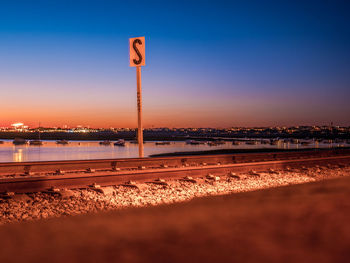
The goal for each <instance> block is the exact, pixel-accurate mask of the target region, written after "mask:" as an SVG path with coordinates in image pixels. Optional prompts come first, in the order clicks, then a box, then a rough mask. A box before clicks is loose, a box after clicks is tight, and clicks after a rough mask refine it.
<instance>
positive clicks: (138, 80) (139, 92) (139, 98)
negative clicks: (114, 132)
mask: <svg viewBox="0 0 350 263" xmlns="http://www.w3.org/2000/svg"><path fill="white" fill-rule="evenodd" d="M136 83H137V124H138V128H137V140H138V143H139V157H140V158H143V129H142V90H141V67H140V66H139V67H136Z"/></svg>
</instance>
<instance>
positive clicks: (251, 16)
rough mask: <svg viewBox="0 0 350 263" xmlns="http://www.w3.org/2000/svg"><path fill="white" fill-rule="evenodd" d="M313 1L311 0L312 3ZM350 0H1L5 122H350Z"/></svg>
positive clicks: (0, 81)
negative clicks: (139, 42)
mask: <svg viewBox="0 0 350 263" xmlns="http://www.w3.org/2000/svg"><path fill="white" fill-rule="evenodd" d="M305 2H307V3H305ZM349 14H350V4H348V3H347V2H346V1H241V2H238V1H237V2H236V1H88V0H85V1H72V0H71V1H65V0H61V1H54V0H51V1H16V0H13V1H0V89H1V98H2V100H1V104H0V126H7V125H9V124H10V123H13V122H15V121H22V122H25V123H27V124H29V125H32V126H36V125H37V123H38V122H39V121H40V122H41V123H42V125H44V126H62V125H64V124H67V125H69V126H75V125H90V126H91V127H136V116H137V115H136V80H135V69H134V68H130V67H129V61H128V38H129V37H135V36H145V37H146V66H145V67H143V68H142V82H143V105H144V119H145V127H152V126H154V127H159V126H170V127H209V126H211V127H231V126H275V125H280V126H282V125H285V126H291V125H319V124H321V125H322V124H326V125H328V124H330V122H333V123H334V124H335V125H345V126H349V125H350V118H349V113H350V103H349V98H350V48H349V47H350V15H349Z"/></svg>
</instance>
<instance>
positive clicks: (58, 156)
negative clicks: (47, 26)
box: [0, 140, 350, 162]
mask: <svg viewBox="0 0 350 263" xmlns="http://www.w3.org/2000/svg"><path fill="white" fill-rule="evenodd" d="M3 142H4V143H3V144H0V162H27V161H58V160H88V159H113V158H134V157H138V145H137V144H132V143H130V142H126V145H125V147H120V146H114V145H113V144H111V145H110V146H104V145H100V144H99V142H98V141H71V142H70V143H69V144H68V145H59V144H56V142H55V141H43V145H42V146H31V145H20V146H18V145H17V146H15V145H13V144H12V140H3ZM341 146H350V145H349V144H346V143H332V144H324V143H317V142H311V144H310V145H307V146H304V145H300V144H291V143H284V142H282V141H279V142H278V144H277V145H270V144H258V145H247V144H244V143H243V144H240V145H232V143H231V142H226V143H225V144H223V145H218V146H209V145H190V144H186V143H185V142H170V145H156V144H155V142H146V143H145V144H144V151H145V156H149V155H152V154H159V153H171V152H185V151H203V150H216V149H257V148H260V149H261V148H266V149H271V148H272V149H274V148H279V149H300V148H331V147H341Z"/></svg>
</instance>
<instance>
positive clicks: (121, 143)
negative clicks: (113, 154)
mask: <svg viewBox="0 0 350 263" xmlns="http://www.w3.org/2000/svg"><path fill="white" fill-rule="evenodd" d="M114 146H125V140H123V139H119V140H118V141H116V142H115V143H114Z"/></svg>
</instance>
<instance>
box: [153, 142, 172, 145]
mask: <svg viewBox="0 0 350 263" xmlns="http://www.w3.org/2000/svg"><path fill="white" fill-rule="evenodd" d="M169 144H170V142H156V145H169Z"/></svg>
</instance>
